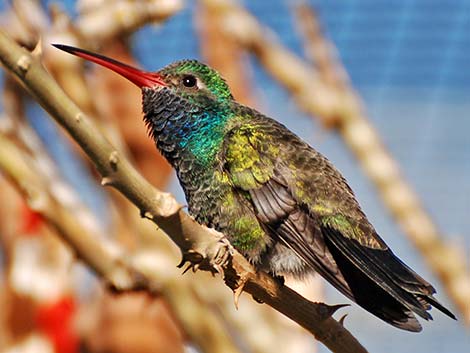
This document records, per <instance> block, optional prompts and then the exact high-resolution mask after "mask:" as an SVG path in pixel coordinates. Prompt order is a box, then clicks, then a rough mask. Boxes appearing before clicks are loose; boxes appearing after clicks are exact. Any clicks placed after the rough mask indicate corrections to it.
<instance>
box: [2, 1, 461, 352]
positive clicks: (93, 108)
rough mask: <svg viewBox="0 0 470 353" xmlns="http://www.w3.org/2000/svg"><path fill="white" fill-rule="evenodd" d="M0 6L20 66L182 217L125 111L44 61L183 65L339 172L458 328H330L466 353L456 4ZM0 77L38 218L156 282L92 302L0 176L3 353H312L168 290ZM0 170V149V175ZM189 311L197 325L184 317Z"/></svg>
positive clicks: (130, 97) (219, 294)
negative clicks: (51, 86)
mask: <svg viewBox="0 0 470 353" xmlns="http://www.w3.org/2000/svg"><path fill="white" fill-rule="evenodd" d="M0 4H1V5H0V11H1V13H0V21H1V22H0V26H1V29H2V30H5V31H7V32H8V33H9V34H10V35H11V36H12V37H13V38H15V40H17V41H18V42H19V43H21V44H22V45H24V46H26V47H28V48H29V49H31V50H32V49H33V48H35V47H36V48H37V43H38V39H39V37H41V40H42V42H41V43H40V44H39V45H40V46H42V55H43V62H44V64H45V66H46V67H47V68H48V70H49V71H50V72H51V74H52V75H54V77H55V78H56V79H57V80H58V82H59V83H60V84H61V85H62V87H63V88H64V90H65V91H66V92H67V94H68V95H69V96H70V97H71V98H72V99H73V100H74V101H75V102H76V103H77V104H79V106H80V107H81V108H82V109H83V110H84V111H85V112H87V113H88V114H90V115H91V116H93V117H94V118H95V119H96V122H97V124H99V126H100V127H101V129H102V131H103V132H104V133H105V135H106V136H107V138H108V139H110V140H111V141H112V142H113V143H114V144H115V145H116V146H118V147H119V148H120V149H122V150H123V151H125V153H127V155H128V156H129V157H130V158H131V159H132V160H133V163H134V164H135V165H136V166H137V167H138V169H139V170H140V171H141V172H142V173H143V174H144V176H145V177H146V178H147V179H149V180H150V181H151V182H152V183H153V184H154V185H155V186H157V187H159V188H161V189H165V190H168V191H170V192H171V193H173V194H174V195H175V196H176V197H177V199H178V200H179V201H180V202H182V203H184V196H183V194H182V192H181V189H180V187H179V185H178V182H177V180H176V178H175V177H174V174H173V172H172V171H171V169H170V168H169V167H168V165H166V163H165V162H164V161H163V160H162V159H161V157H159V155H158V152H156V149H155V148H154V146H153V143H152V142H151V141H150V139H148V138H147V137H145V134H146V132H145V127H144V126H143V124H142V121H141V113H140V92H138V90H136V89H135V88H134V87H132V86H130V85H128V84H127V82H125V81H124V80H123V79H121V78H119V77H117V76H116V75H115V74H112V73H109V72H105V71H104V70H101V69H99V68H97V67H95V66H89V65H85V64H84V63H83V62H82V61H79V60H76V59H75V58H72V57H71V56H67V55H65V54H63V53H61V52H58V51H57V50H55V49H54V48H52V47H51V46H50V43H62V44H69V45H75V46H79V47H83V48H88V49H90V50H94V51H98V52H100V53H102V54H105V55H108V56H112V57H114V58H116V59H118V60H122V61H126V62H128V63H130V64H133V65H138V66H140V67H142V68H145V69H146V70H157V69H159V68H161V67H162V66H164V65H166V64H168V63H170V62H172V61H175V60H179V59H183V58H197V59H200V60H203V61H205V62H207V63H209V64H211V65H212V66H214V67H216V68H217V69H218V70H219V71H221V72H222V73H223V75H224V76H225V77H226V78H227V80H228V81H229V84H230V85H231V87H232V88H233V91H234V95H235V97H236V98H237V99H238V100H240V101H242V102H244V103H245V104H248V105H251V106H254V107H256V108H257V109H258V110H260V111H261V112H263V113H265V114H266V115H269V116H271V117H273V118H275V119H277V120H279V121H281V122H283V123H284V124H285V125H286V126H287V127H289V128H290V129H291V130H293V131H294V132H296V133H297V134H298V135H299V136H301V137H302V138H303V139H305V140H306V141H308V142H309V143H310V144H311V145H312V146H314V147H315V148H316V149H318V150H319V151H320V152H322V153H323V154H324V155H326V156H327V157H328V158H329V159H330V160H331V161H332V162H333V163H334V164H335V165H336V166H337V168H338V169H339V170H340V171H341V172H342V173H343V174H344V176H345V177H346V178H347V180H348V181H349V184H350V185H351V187H352V188H353V190H354V191H355V193H356V196H357V198H358V199H359V201H360V203H361V205H362V206H363V209H364V211H365V213H366V214H367V215H368V217H369V219H370V221H371V222H372V223H373V224H374V225H375V227H376V229H377V231H378V232H379V234H380V235H381V236H382V237H383V238H384V240H385V241H386V242H387V243H388V245H389V246H390V247H391V248H392V249H394V252H395V253H396V254H397V255H399V257H400V258H401V259H402V260H404V262H406V263H407V264H408V265H409V266H410V267H412V268H413V269H414V270H416V271H417V272H418V273H419V274H421V275H422V276H423V277H424V278H426V279H427V280H429V281H430V282H431V283H433V284H434V285H435V287H436V289H437V292H438V294H437V298H438V299H439V300H440V301H441V302H442V303H443V304H445V305H446V306H448V307H450V308H451V310H452V311H453V312H454V313H455V314H456V315H457V317H458V318H459V321H457V322H455V321H452V320H450V319H448V318H447V317H445V316H444V315H442V314H441V313H439V312H436V311H435V310H433V312H432V314H433V316H434V321H432V322H422V324H423V332H421V333H419V334H411V333H408V332H404V331H399V330H397V329H395V328H393V327H391V326H389V325H387V324H385V323H383V322H382V321H380V320H378V319H376V318H375V317H373V316H371V315H370V314H368V313H367V312H365V311H364V310H362V309H360V308H358V307H357V306H356V305H354V304H353V305H352V306H351V307H348V308H346V309H342V310H341V311H340V312H339V313H338V314H336V316H337V318H339V317H340V316H341V315H342V314H344V313H348V316H347V318H346V320H345V326H346V328H348V329H349V330H350V331H351V332H352V333H353V335H354V336H355V337H357V338H358V339H359V341H360V342H361V343H362V344H363V345H364V346H365V347H366V348H367V349H368V350H369V351H370V352H384V353H387V352H415V353H420V352H423V353H424V352H464V351H468V349H469V348H470V334H469V330H468V323H469V321H470V273H469V267H468V261H467V258H468V255H469V249H470V232H469V229H470V182H469V181H470V139H469V136H468V135H469V131H470V66H469V63H470V36H469V33H470V2H468V1H465V0H451V1H445V2H444V1H437V0H397V1H393V2H392V1H382V0H380V1H377V0H355V1H354V0H348V1H345V0H341V1H340V0H328V1H327V0H310V1H307V0H306V1H288V0H272V1H238V2H235V1H226V0H200V1H194V2H193V1H176V0H165V1H164V0H153V1H151V0H148V1H123V0H108V1H105V0H84V1H68V0H66V1H61V2H60V1H55V2H54V1H35V0H18V1H2V2H0ZM1 73H2V81H3V88H2V94H3V96H2V103H1V108H2V109H1V118H0V137H1V138H2V139H5V140H7V141H9V143H10V145H9V146H11V148H14V149H15V151H17V152H18V153H20V154H21V155H22V156H23V157H24V158H25V160H27V161H29V165H30V167H31V171H32V173H33V175H36V176H37V179H38V180H39V181H38V180H36V181H35V182H38V183H39V185H41V186H42V187H43V190H44V193H47V195H48V197H51V198H52V199H54V207H55V208H56V209H55V211H53V212H52V213H53V214H58V212H59V211H57V208H60V209H65V210H68V211H70V212H72V214H74V216H75V217H76V219H77V220H78V222H79V223H80V225H81V226H82V227H83V231H84V232H86V233H87V234H88V233H89V234H93V235H94V236H95V239H97V241H102V242H104V243H106V244H108V243H109V244H112V246H113V247H116V248H118V249H120V251H125V252H128V253H131V254H134V255H136V256H140V258H142V259H143V260H142V261H146V263H149V264H150V265H149V266H160V268H161V266H163V270H162V273H166V275H165V276H164V275H162V276H161V277H162V283H164V284H165V286H166V287H165V286H164V288H166V289H163V290H162V293H160V294H161V295H159V296H158V297H157V298H153V297H150V296H148V295H146V294H142V293H134V294H123V295H115V294H110V293H109V291H108V290H107V289H106V287H105V286H104V285H103V284H102V282H101V281H99V280H98V279H97V278H96V277H95V275H93V274H92V273H91V272H90V270H89V269H88V268H87V266H86V265H83V264H79V263H77V262H76V261H75V259H74V257H73V255H72V253H71V252H70V250H69V248H67V247H66V246H64V245H63V242H62V241H61V240H59V238H58V237H57V235H56V234H55V231H54V229H53V228H51V227H48V226H47V222H45V220H44V219H45V218H47V217H44V215H41V212H38V211H37V210H34V207H32V206H31V203H29V204H28V203H27V202H25V201H23V197H22V196H21V194H19V193H18V192H17V191H16V189H18V185H17V184H18V181H16V182H15V180H12V177H11V171H9V170H7V169H6V168H7V167H6V164H2V162H1V161H0V195H1V198H0V200H1V201H0V258H1V260H2V264H1V265H0V281H1V282H0V283H1V289H0V351H1V352H54V351H55V352H64V353H65V352H70V353H72V352H79V351H80V352H157V353H158V352H183V351H191V352H197V351H200V352H210V351H213V352H221V351H224V352H231V351H233V352H260V353H261V352H268V351H273V350H274V351H276V352H284V351H285V352H327V351H328V350H327V349H326V348H325V347H323V346H322V345H320V344H317V343H316V342H315V340H314V338H313V337H312V336H309V335H308V334H306V333H305V331H303V330H302V329H300V328H298V327H297V325H296V324H295V323H291V322H289V321H288V320H287V319H284V318H282V317H281V315H280V314H278V313H276V312H273V311H271V310H270V309H269V308H266V307H265V306H264V305H259V304H256V303H254V302H253V301H252V300H251V298H249V297H248V296H246V295H243V296H242V301H241V303H240V310H238V311H236V310H235V309H234V308H233V303H232V294H231V292H230V290H229V289H228V288H226V287H224V285H223V284H222V283H219V282H222V281H220V280H219V279H212V278H211V277H210V276H207V275H206V274H186V275H185V276H181V271H179V270H177V269H176V268H175V267H176V265H177V263H178V262H179V257H178V256H179V255H178V251H177V249H176V248H175V247H174V246H173V245H172V244H170V243H169V241H168V240H167V239H166V238H164V236H162V235H161V234H157V232H156V231H155V229H154V227H152V226H151V225H149V224H147V222H144V221H141V220H140V219H139V215H138V211H137V210H136V209H135V208H133V206H130V205H129V203H128V202H126V201H125V200H123V198H122V197H120V196H119V195H117V194H116V193H115V192H111V191H110V190H109V189H103V188H101V187H100V186H99V179H98V178H97V175H96V172H94V170H93V168H92V167H90V164H89V162H88V161H87V159H86V157H85V156H84V155H83V153H82V152H81V151H79V150H78V148H77V147H76V145H75V144H74V143H73V142H72V141H71V139H70V138H69V137H67V136H66V135H65V134H64V133H63V131H62V130H61V129H60V128H58V127H57V125H55V123H53V122H52V121H51V120H50V119H48V118H47V115H46V114H45V113H44V112H43V111H42V109H41V108H40V107H38V106H37V105H36V104H35V103H34V100H32V99H31V98H30V97H29V96H28V94H27V93H25V92H24V91H23V89H22V88H21V87H20V86H19V85H18V84H17V83H16V82H15V81H14V80H13V79H12V78H11V77H9V76H8V75H7V74H6V73H5V72H4V71H3V70H2V72H1ZM2 146H4V145H3V144H2ZM5 146H6V145H5ZM9 153H10V152H9V151H7V150H5V149H3V150H0V156H1V155H7V154H9ZM0 159H1V157H0ZM2 169H4V170H3V174H2ZM2 175H3V177H2ZM15 185H16V188H15ZM49 217H51V216H49ZM52 217H53V216H52ZM142 223H145V224H144V225H143V224H142ZM110 246H111V245H110ZM123 249H124V250H123ZM157 259H158V260H157ZM157 261H160V262H159V263H158V264H156V263H154V262H157ZM162 263H163V265H162ZM168 277H170V278H171V279H169V278H168ZM173 279H175V280H173ZM175 282H176V283H175ZM216 282H217V283H216ZM289 285H292V286H294V287H295V288H297V289H298V290H299V291H301V293H302V294H303V295H305V296H307V297H308V298H309V299H311V300H319V301H325V302H326V303H329V304H334V303H346V302H348V300H347V299H345V298H344V297H343V296H342V295H341V294H339V293H338V292H337V291H336V290H335V289H334V288H332V287H330V286H329V285H328V284H326V282H324V281H323V280H321V279H320V280H318V279H312V280H311V281H309V283H308V284H307V285H299V284H296V283H290V282H289ZM194 306H199V307H201V308H202V309H203V311H201V312H193V310H192V308H193V307H194ZM201 313H202V314H201ZM192 318H193V319H194V318H196V319H194V320H192ZM209 323H211V324H209ZM215 324H216V325H217V326H219V329H221V330H222V332H219V331H218V330H217V329H216V328H214V327H213V326H214V325H215ZM194 326H199V327H194ZM211 337H212V341H211ZM213 337H219V338H221V339H220V340H217V339H213ZM208 340H209V341H210V342H207V341H208Z"/></svg>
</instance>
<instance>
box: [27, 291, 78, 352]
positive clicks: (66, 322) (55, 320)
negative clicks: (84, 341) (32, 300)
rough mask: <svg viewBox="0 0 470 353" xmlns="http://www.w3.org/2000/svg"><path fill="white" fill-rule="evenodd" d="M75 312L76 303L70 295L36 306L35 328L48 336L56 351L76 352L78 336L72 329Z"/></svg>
mask: <svg viewBox="0 0 470 353" xmlns="http://www.w3.org/2000/svg"><path fill="white" fill-rule="evenodd" d="M75 312H76V304H75V300H74V298H73V297H71V296H66V297H62V298H60V299H59V300H57V301H56V302H53V303H48V304H43V305H40V306H39V307H38V310H37V314H36V325H37V328H38V330H40V331H41V332H43V333H44V334H45V335H46V336H48V337H49V339H50V340H51V342H52V344H53V345H54V348H55V352H56V353H77V352H78V346H79V343H78V336H77V334H76V333H75V332H74V329H73V316H74V315H75Z"/></svg>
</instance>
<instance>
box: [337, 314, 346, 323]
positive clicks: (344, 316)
mask: <svg viewBox="0 0 470 353" xmlns="http://www.w3.org/2000/svg"><path fill="white" fill-rule="evenodd" d="M346 316H348V314H344V315H343V316H341V318H340V319H339V320H338V322H339V323H340V324H341V326H344V320H345V319H346Z"/></svg>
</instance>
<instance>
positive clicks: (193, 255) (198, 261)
mask: <svg viewBox="0 0 470 353" xmlns="http://www.w3.org/2000/svg"><path fill="white" fill-rule="evenodd" d="M219 234H220V233H217V235H218V239H214V240H212V241H210V242H207V243H204V244H197V245H196V247H195V248H194V249H189V250H188V251H186V252H184V253H183V258H182V259H181V262H180V263H179V265H178V267H179V268H181V267H183V266H184V265H185V264H186V263H187V266H186V268H185V269H184V270H183V274H184V273H186V272H188V271H189V270H192V271H193V272H196V271H197V270H199V269H201V270H206V271H210V272H211V273H212V275H215V274H217V273H223V272H224V271H223V268H224V266H225V265H226V264H227V263H228V261H229V260H230V258H231V256H232V255H233V248H232V245H231V244H230V242H229V241H228V240H227V239H226V238H225V237H223V236H219Z"/></svg>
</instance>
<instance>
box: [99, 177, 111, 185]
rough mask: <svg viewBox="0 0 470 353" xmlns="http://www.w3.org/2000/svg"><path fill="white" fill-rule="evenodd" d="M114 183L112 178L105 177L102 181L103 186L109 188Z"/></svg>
mask: <svg viewBox="0 0 470 353" xmlns="http://www.w3.org/2000/svg"><path fill="white" fill-rule="evenodd" d="M112 183H113V179H112V178H110V177H104V178H102V179H101V186H108V185H111V184H112Z"/></svg>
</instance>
